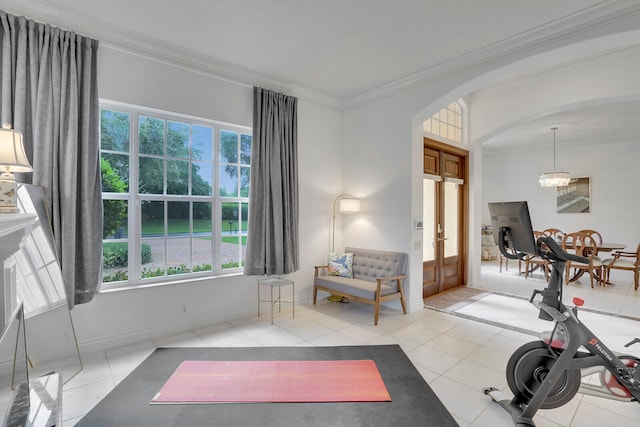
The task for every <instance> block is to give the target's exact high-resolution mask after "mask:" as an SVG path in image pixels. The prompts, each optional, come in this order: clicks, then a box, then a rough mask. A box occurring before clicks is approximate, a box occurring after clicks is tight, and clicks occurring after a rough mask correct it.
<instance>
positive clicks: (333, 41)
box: [0, 0, 640, 148]
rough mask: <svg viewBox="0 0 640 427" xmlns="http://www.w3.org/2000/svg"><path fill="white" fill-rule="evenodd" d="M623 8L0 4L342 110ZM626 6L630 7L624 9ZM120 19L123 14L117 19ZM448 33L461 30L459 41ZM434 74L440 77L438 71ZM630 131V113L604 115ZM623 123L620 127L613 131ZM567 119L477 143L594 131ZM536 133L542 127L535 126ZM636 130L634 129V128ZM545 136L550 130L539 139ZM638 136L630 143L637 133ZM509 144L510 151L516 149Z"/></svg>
mask: <svg viewBox="0 0 640 427" xmlns="http://www.w3.org/2000/svg"><path fill="white" fill-rule="evenodd" d="M629 3H630V1H629V0H562V1H558V0H536V1H525V0H517V1H516V0H483V1H478V0H448V1H435V0H401V1H399V2H398V1H390V0H389V1H384V0H379V1H373V0H321V1H318V0H269V1H265V0H183V1H180V2H177V1H175V0H154V1H153V2H150V1H149V0H110V1H108V2H105V1H100V0H0V8H2V9H4V10H7V11H9V12H12V13H16V14H20V13H21V14H24V15H27V16H29V17H32V18H34V19H36V20H44V19H46V20H47V21H46V22H49V23H51V24H53V25H59V26H64V27H65V28H70V29H72V30H74V31H77V32H79V33H82V34H86V35H89V36H92V37H95V38H98V39H99V40H101V43H105V44H107V45H109V44H111V45H118V44H125V43H130V44H131V46H137V47H138V48H144V46H147V47H148V46H155V47H156V48H160V49H165V50H166V51H173V52H176V51H180V52H182V54H183V55H191V56H193V57H197V58H200V60H201V61H203V58H206V62H207V63H208V64H209V65H210V67H211V69H213V70H218V71H220V72H221V73H223V74H224V70H225V69H226V70H230V73H231V75H236V76H238V75H243V76H248V77H246V79H247V80H252V77H254V79H253V80H254V81H256V80H259V79H257V78H255V77H256V76H260V79H263V80H266V81H269V82H272V83H273V86H275V87H282V88H290V89H295V90H296V91H297V92H303V93H304V92H307V93H313V94H317V95H319V96H322V97H326V98H327V99H332V100H336V102H345V101H348V100H350V99H353V98H354V97H358V96H362V95H363V94H367V93H370V92H371V91H376V90H380V88H384V87H386V86H389V85H393V84H394V82H398V81H402V80H406V79H411V78H413V77H415V76H422V77H424V76H428V74H429V72H430V70H431V71H434V72H435V70H440V71H441V70H443V69H446V64H450V63H452V62H454V61H460V59H461V58H466V57H469V56H472V55H473V54H475V53H478V52H489V51H491V52H498V51H500V50H501V49H503V50H504V49H506V48H507V47H508V48H511V49H512V48H513V47H516V46H518V45H524V44H525V43H527V42H531V41H532V40H536V39H537V38H539V37H541V36H548V35H549V34H552V33H553V31H554V29H557V28H561V27H566V26H567V24H568V23H570V22H578V23H579V22H585V20H587V19H593V18H594V17H597V16H598V15H605V14H606V13H609V12H610V11H611V10H616V9H621V8H622V7H625V5H627V6H628V5H629ZM631 3H632V2H631ZM125 11H126V12H125ZM458 29H463V30H462V31H459V30H458ZM443 67H444V68H443ZM611 112H612V119H613V118H614V117H615V120H617V123H618V125H620V126H625V127H626V126H634V129H637V128H638V126H639V125H638V124H637V123H636V122H640V121H638V120H634V118H635V117H638V114H637V113H638V112H640V105H638V104H637V103H627V105H622V104H620V105H614V106H611ZM624 118H628V120H624ZM602 119H603V111H602V106H600V110H599V111H594V110H593V109H584V110H576V111H573V112H571V113H562V114H559V115H557V116H553V117H545V118H537V119H536V121H537V122H529V123H520V124H518V125H517V126H516V127H514V128H511V129H505V130H504V132H502V133H501V134H500V135H496V136H495V137H492V139H491V140H489V141H485V142H484V144H485V145H486V146H487V147H488V148H499V147H501V146H504V144H523V143H525V142H526V141H530V140H532V138H533V137H534V136H535V135H536V134H539V135H538V137H539V138H541V137H542V136H541V129H545V126H546V124H548V123H554V122H568V123H575V125H573V126H582V125H583V124H584V123H586V122H588V123H590V124H595V123H596V122H598V121H602ZM543 125H545V126H543ZM637 130H640V129H637ZM548 132H549V135H550V132H551V131H548ZM637 133H638V132H636V134H637ZM518 141H520V142H518Z"/></svg>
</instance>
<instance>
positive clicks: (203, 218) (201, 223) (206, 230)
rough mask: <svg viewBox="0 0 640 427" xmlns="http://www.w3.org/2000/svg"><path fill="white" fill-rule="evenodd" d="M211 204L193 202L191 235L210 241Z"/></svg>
mask: <svg viewBox="0 0 640 427" xmlns="http://www.w3.org/2000/svg"><path fill="white" fill-rule="evenodd" d="M212 230H213V229H212V226H211V202H193V234H194V235H203V236H205V237H209V240H211V231H212Z"/></svg>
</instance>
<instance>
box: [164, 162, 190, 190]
mask: <svg viewBox="0 0 640 427" xmlns="http://www.w3.org/2000/svg"><path fill="white" fill-rule="evenodd" d="M167 194H181V195H185V196H186V195H187V194H189V162H188V161H185V160H167Z"/></svg>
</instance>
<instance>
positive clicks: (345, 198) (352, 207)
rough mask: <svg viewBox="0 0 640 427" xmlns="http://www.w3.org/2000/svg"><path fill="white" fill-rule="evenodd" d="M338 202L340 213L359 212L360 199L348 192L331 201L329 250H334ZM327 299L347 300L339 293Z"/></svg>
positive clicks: (335, 300) (334, 300)
mask: <svg viewBox="0 0 640 427" xmlns="http://www.w3.org/2000/svg"><path fill="white" fill-rule="evenodd" d="M338 202H340V207H339V211H340V213H347V214H350V213H357V212H360V199H356V198H355V197H352V196H351V195H349V194H341V195H339V196H338V197H336V199H335V200H334V201H333V217H332V219H331V252H334V250H335V240H336V206H337V205H338ZM327 299H328V300H329V301H333V302H348V300H347V299H346V298H344V297H342V296H340V295H333V294H331V295H329V296H328V297H327Z"/></svg>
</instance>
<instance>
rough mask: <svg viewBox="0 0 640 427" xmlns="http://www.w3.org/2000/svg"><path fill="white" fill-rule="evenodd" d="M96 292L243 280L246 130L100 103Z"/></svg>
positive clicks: (248, 137)
mask: <svg viewBox="0 0 640 427" xmlns="http://www.w3.org/2000/svg"><path fill="white" fill-rule="evenodd" d="M100 143H101V159H100V167H101V171H102V199H103V207H104V229H103V257H102V262H103V277H102V281H103V286H102V289H105V288H107V289H108V288H114V287H124V286H137V285H141V284H146V283H155V282H162V281H168V280H172V279H175V278H176V276H179V277H180V278H184V277H196V276H212V275H221V274H229V273H234V272H240V271H242V270H241V269H242V267H243V265H244V253H245V247H246V239H247V221H248V208H249V176H250V164H251V129H248V128H246V127H241V126H233V125H227V124H222V123H217V122H214V121H210V120H203V119H197V118H193V117H187V116H182V115H178V114H170V113H164V112H158V111H151V110H146V109H143V108H138V107H132V106H122V105H119V104H118V105H115V104H113V105H111V104H110V103H102V105H101V111H100Z"/></svg>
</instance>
